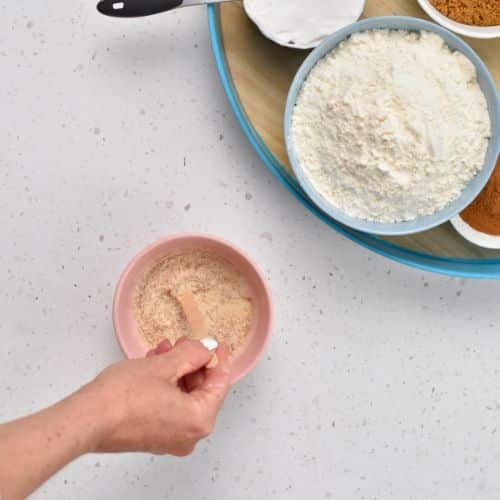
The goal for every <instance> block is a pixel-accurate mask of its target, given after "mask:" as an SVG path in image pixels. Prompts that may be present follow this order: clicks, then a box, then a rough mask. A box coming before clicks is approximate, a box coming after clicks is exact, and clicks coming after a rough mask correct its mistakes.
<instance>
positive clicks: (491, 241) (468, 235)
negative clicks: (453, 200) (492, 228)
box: [450, 215, 500, 250]
mask: <svg viewBox="0 0 500 500" xmlns="http://www.w3.org/2000/svg"><path fill="white" fill-rule="evenodd" d="M450 222H451V225H452V226H453V227H454V228H455V230H456V231H457V233H459V234H460V235H461V236H463V237H464V238H465V239H466V240H468V241H470V242H471V243H474V245H477V246H480V247H483V248H490V249H494V250H496V249H500V236H493V235H491V234H486V233H482V232H481V231H478V230H477V229H474V228H473V227H472V226H470V225H469V224H467V222H465V221H464V220H463V219H462V217H460V215H457V216H456V217H453V219H451V220H450Z"/></svg>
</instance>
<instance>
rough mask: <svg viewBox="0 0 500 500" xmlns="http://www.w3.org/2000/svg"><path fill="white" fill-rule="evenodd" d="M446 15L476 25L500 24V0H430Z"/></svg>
mask: <svg viewBox="0 0 500 500" xmlns="http://www.w3.org/2000/svg"><path fill="white" fill-rule="evenodd" d="M430 2H431V4H432V5H433V6H434V7H435V8H436V9H437V10H439V12H441V14H443V15H444V16H446V17H449V18H450V19H452V20H453V21H456V22H457V23H462V24H469V25H474V26H497V25H500V0H430Z"/></svg>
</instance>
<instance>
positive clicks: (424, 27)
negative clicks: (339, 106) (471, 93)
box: [284, 16, 500, 236]
mask: <svg viewBox="0 0 500 500" xmlns="http://www.w3.org/2000/svg"><path fill="white" fill-rule="evenodd" d="M374 29H391V30H398V29H400V30H406V31H430V32H433V33H436V34H438V35H440V36H441V37H442V38H443V40H444V41H445V43H446V44H447V45H448V44H449V41H452V42H454V46H452V47H450V48H451V50H453V51H456V50H458V51H460V52H461V53H462V54H464V55H465V56H466V57H467V58H468V59H469V60H470V61H471V62H472V63H473V64H474V66H475V68H476V71H477V74H478V79H479V80H480V84H481V89H482V90H483V93H484V94H485V97H486V99H487V102H488V109H489V114H490V119H491V127H492V128H491V139H490V144H489V145H488V150H487V154H486V158H485V163H484V165H483V168H482V169H481V170H480V171H479V172H478V173H477V174H476V176H474V178H473V179H472V180H471V181H470V183H469V184H468V185H467V186H466V188H465V189H464V190H463V191H462V194H461V195H460V196H459V198H457V199H456V200H454V201H453V202H451V203H449V204H448V205H446V206H445V207H444V208H443V209H441V210H439V211H438V212H436V213H434V214H432V215H429V216H422V217H418V218H417V219H415V220H412V221H405V222H396V223H380V222H372V221H366V220H363V219H359V218H355V217H350V216H348V215H347V214H345V213H344V212H342V211H341V210H339V209H338V208H337V207H335V206H334V205H332V204H331V203H330V202H329V201H328V200H326V199H325V198H324V197H323V195H321V194H320V193H319V192H318V191H317V190H316V188H315V187H314V186H313V185H312V183H311V182H310V180H309V179H308V176H307V174H306V173H305V171H304V169H303V167H302V166H301V164H300V161H299V160H298V159H297V157H296V155H295V153H294V150H293V142H292V140H291V138H290V130H291V122H292V115H293V110H294V107H295V103H296V100H297V97H298V95H299V93H300V90H301V88H302V85H303V84H304V81H305V80H306V79H307V77H308V75H309V73H310V71H311V70H312V69H313V68H314V67H315V65H316V64H317V63H318V61H319V60H321V59H322V58H323V57H325V56H326V55H327V54H328V53H330V52H331V51H332V50H333V49H334V48H335V47H337V46H338V45H339V44H340V43H341V42H342V41H343V40H345V39H347V38H348V37H349V36H351V35H352V34H353V33H358V32H362V31H369V30H374ZM488 95H490V96H491V95H493V96H497V90H496V85H495V82H494V80H493V77H492V76H491V73H490V72H489V70H488V68H487V67H486V65H485V64H484V62H483V61H482V59H481V58H480V57H479V55H478V54H477V53H476V52H475V51H474V50H473V49H472V48H471V47H470V45H468V44H467V43H466V42H465V41H464V40H462V38H460V37H459V36H458V35H455V34H454V33H452V32H451V31H450V30H448V29H446V28H443V27H442V26H440V25H438V24H435V23H432V22H430V21H426V20H424V19H419V18H415V17H409V16H379V17H372V18H369V19H364V20H362V21H357V22H355V23H353V24H350V25H349V26H346V27H344V28H341V29H340V30H338V31H336V32H335V33H333V34H332V35H330V36H329V37H328V38H326V39H325V40H324V41H323V42H322V43H321V44H320V45H319V46H318V47H316V49H314V50H313V51H312V52H311V53H310V54H309V55H308V56H307V58H306V59H305V60H304V61H303V63H302V65H301V66H300V68H299V70H298V71H297V73H296V74H295V77H294V79H293V82H292V84H291V86H290V89H289V92H288V96H287V101H286V107H285V115H284V136H285V143H286V148H287V153H288V157H289V159H290V164H291V166H292V169H293V171H294V173H295V175H296V177H297V179H298V180H299V184H300V185H301V187H302V188H303V189H304V191H305V192H306V193H307V195H308V196H309V198H310V199H311V200H312V201H313V203H314V204H316V206H317V207H319V208H320V209H321V210H322V211H323V212H325V213H326V214H327V215H328V216H330V217H332V218H333V219H335V220H337V221H338V222H340V223H342V224H344V225H346V226H348V227H350V228H351V229H354V230H357V231H363V232H366V233H371V234H374V235H386V236H398V235H399V236H400V235H408V234H412V233H417V232H421V231H425V230H428V229H432V228H434V227H436V226H439V225H441V224H443V223H445V222H447V221H448V220H450V219H451V218H453V217H454V216H455V215H457V214H458V213H459V212H460V211H462V210H463V209H464V208H465V207H466V206H467V205H469V204H470V203H471V202H472V201H473V200H474V198H476V196H477V195H478V194H479V193H480V192H481V190H482V189H483V188H484V186H485V185H486V183H487V182H488V179H489V178H490V176H491V174H492V172H493V169H494V168H495V164H496V161H497V158H498V155H499V153H500V101H499V99H498V97H497V98H496V99H495V98H493V99H491V97H490V98H488Z"/></svg>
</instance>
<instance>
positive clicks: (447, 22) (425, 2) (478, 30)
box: [418, 0, 500, 38]
mask: <svg viewBox="0 0 500 500" xmlns="http://www.w3.org/2000/svg"><path fill="white" fill-rule="evenodd" d="M418 3H419V4H420V7H422V9H424V10H425V12H426V13H427V15H429V16H430V17H432V19H434V21H436V22H437V23H439V24H440V25H441V26H444V27H445V28H448V29H449V30H451V31H454V32H455V33H458V34H459V35H463V36H470V37H471V38H499V37H500V26H474V25H471V24H462V23H457V22H456V21H453V19H450V18H449V17H446V16H444V15H443V14H441V12H439V10H437V9H436V8H435V7H434V6H433V5H432V4H431V2H430V1H429V0H418Z"/></svg>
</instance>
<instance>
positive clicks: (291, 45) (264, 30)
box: [243, 0, 366, 50]
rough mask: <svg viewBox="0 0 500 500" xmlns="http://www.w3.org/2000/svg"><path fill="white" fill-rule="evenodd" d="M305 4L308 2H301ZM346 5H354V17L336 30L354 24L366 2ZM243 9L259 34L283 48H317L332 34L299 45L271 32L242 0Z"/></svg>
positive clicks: (349, 1) (351, 0)
mask: <svg viewBox="0 0 500 500" xmlns="http://www.w3.org/2000/svg"><path fill="white" fill-rule="evenodd" d="M303 1H304V3H306V2H307V1H308V0H303ZM347 2H348V3H351V4H354V6H355V7H356V15H355V16H354V17H353V18H352V19H345V22H344V23H342V25H339V26H338V27H337V29H341V28H343V27H344V26H347V25H349V24H351V23H354V22H356V21H357V20H358V19H359V18H360V17H361V14H362V13H363V10H364V8H365V3H366V0H347ZM243 7H244V9H245V12H246V15H247V16H248V17H249V18H250V19H251V20H252V21H253V23H254V24H255V25H256V26H257V28H259V30H260V32H261V33H262V34H263V35H264V36H265V37H266V38H269V40H271V41H272V42H274V43H277V44H278V45H281V46H283V47H289V48H291V49H304V50H308V49H314V48H315V47H317V46H318V45H319V44H320V43H321V42H322V41H323V40H324V39H325V38H327V37H329V36H330V35H331V34H332V33H325V34H323V33H322V34H321V35H318V37H317V38H316V39H315V40H314V41H313V42H312V43H300V42H297V41H294V40H290V39H289V37H287V36H286V35H284V34H283V33H278V32H277V31H271V30H270V29H268V28H267V26H266V23H265V20H264V19H262V16H259V15H258V14H257V13H256V12H254V11H253V10H252V8H251V6H250V5H249V4H248V2H246V1H245V0H243ZM285 9H286V6H285V5H283V11H285Z"/></svg>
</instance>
